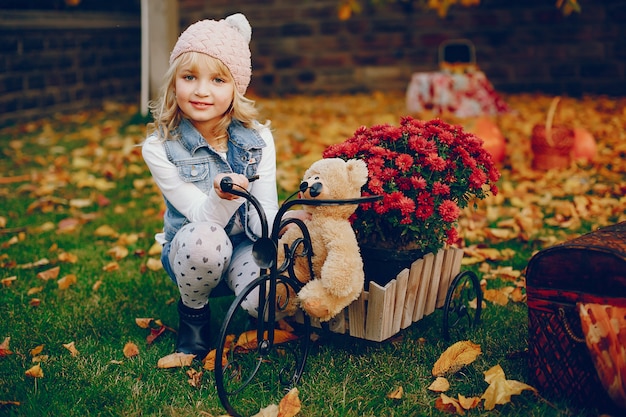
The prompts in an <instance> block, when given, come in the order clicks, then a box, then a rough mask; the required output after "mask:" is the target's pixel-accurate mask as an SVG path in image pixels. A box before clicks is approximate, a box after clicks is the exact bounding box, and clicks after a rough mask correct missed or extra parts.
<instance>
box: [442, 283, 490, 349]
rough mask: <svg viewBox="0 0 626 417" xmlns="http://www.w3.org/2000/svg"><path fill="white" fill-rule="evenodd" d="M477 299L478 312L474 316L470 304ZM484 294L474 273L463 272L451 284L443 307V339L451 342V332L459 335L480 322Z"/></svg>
mask: <svg viewBox="0 0 626 417" xmlns="http://www.w3.org/2000/svg"><path fill="white" fill-rule="evenodd" d="M473 299H476V310H475V311H474V314H473V316H472V313H471V311H472V308H471V306H470V302H472V300H473ZM482 301H483V293H482V290H481V289H480V283H479V281H478V277H477V276H476V274H475V273H474V272H472V271H463V272H461V273H460V274H458V275H457V276H456V277H455V278H454V279H453V280H452V282H451V283H450V288H449V289H448V293H447V294H446V302H445V304H444V306H443V309H444V311H443V329H442V332H443V338H444V339H445V340H450V333H451V330H452V331H454V332H455V333H456V334H457V335H458V334H460V333H462V332H464V331H467V330H469V329H471V328H473V327H475V326H478V323H479V322H480V313H481V308H482Z"/></svg>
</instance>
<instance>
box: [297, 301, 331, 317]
mask: <svg viewBox="0 0 626 417" xmlns="http://www.w3.org/2000/svg"><path fill="white" fill-rule="evenodd" d="M302 308H303V309H304V311H306V313H307V314H308V315H309V316H311V317H316V318H318V319H319V320H320V321H328V320H330V319H331V318H332V315H331V312H330V310H329V309H328V307H327V306H325V305H324V304H323V303H322V302H321V300H319V299H314V300H307V301H304V302H302Z"/></svg>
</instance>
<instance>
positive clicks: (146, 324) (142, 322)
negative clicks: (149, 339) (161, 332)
mask: <svg viewBox="0 0 626 417" xmlns="http://www.w3.org/2000/svg"><path fill="white" fill-rule="evenodd" d="M152 320H154V319H153V318H152V317H150V318H135V323H137V326H139V327H141V328H142V329H149V328H150V323H152Z"/></svg>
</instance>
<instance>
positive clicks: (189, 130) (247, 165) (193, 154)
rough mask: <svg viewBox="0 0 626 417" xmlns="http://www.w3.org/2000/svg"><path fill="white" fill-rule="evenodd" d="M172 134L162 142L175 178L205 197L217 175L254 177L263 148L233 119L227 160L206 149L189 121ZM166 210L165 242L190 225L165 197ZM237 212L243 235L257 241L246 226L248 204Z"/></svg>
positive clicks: (257, 138) (255, 135)
mask: <svg viewBox="0 0 626 417" xmlns="http://www.w3.org/2000/svg"><path fill="white" fill-rule="evenodd" d="M174 133H175V134H176V135H177V137H178V139H177V140H166V141H164V142H163V146H164V147H165V153H166V154H167V158H168V159H169V160H170V162H172V163H173V164H174V165H176V167H177V168H178V175H179V176H180V178H181V179H182V180H183V181H184V182H190V183H192V184H194V185H195V186H196V187H198V188H199V189H200V190H202V192H204V193H205V194H208V193H209V192H210V191H211V189H212V188H213V178H214V177H215V175H216V174H219V173H224V172H226V173H227V172H235V173H238V174H243V175H246V176H248V177H251V176H253V175H255V174H256V172H257V168H258V165H259V162H261V157H262V148H264V147H265V146H266V144H265V141H264V140H263V139H262V138H261V135H260V134H259V133H258V132H257V131H256V130H254V129H248V128H246V127H244V126H243V125H242V124H241V122H239V121H238V120H234V119H233V121H232V122H231V124H230V126H229V127H228V136H229V141H228V152H227V154H226V160H224V158H223V157H222V156H221V155H220V154H218V153H217V152H215V151H214V150H213V149H212V148H211V147H209V145H208V144H207V142H206V140H205V139H204V138H203V137H202V135H201V134H200V133H199V132H198V131H197V130H196V128H195V127H194V126H193V125H192V124H191V122H190V121H189V120H187V119H183V120H182V121H181V123H180V125H179V127H178V128H177V129H176V131H175V132H174ZM165 208H166V210H165V215H164V218H163V220H164V226H163V231H164V233H165V240H166V241H168V242H171V241H172V239H173V238H174V235H175V234H176V232H178V230H179V229H180V228H181V227H182V226H184V225H185V224H187V223H189V220H188V219H187V218H185V216H183V215H182V214H181V213H180V212H179V211H178V210H176V208H175V207H174V206H173V205H172V204H171V203H170V202H169V201H168V200H167V198H165ZM238 213H239V216H240V218H241V220H242V222H243V227H244V230H245V231H246V235H248V237H249V238H250V239H252V240H256V237H255V236H254V234H253V233H252V232H251V231H250V230H249V227H248V221H247V214H248V204H247V203H244V204H242V205H241V207H239V209H238ZM235 217H236V214H235V215H234V216H233V217H232V218H231V219H230V221H229V223H228V225H227V226H226V228H225V231H226V233H229V232H230V230H231V229H232V227H233V224H234V221H235Z"/></svg>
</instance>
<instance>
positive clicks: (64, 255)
mask: <svg viewBox="0 0 626 417" xmlns="http://www.w3.org/2000/svg"><path fill="white" fill-rule="evenodd" d="M58 259H59V261H60V262H68V263H71V264H75V263H76V262H78V256H76V255H74V254H72V253H68V252H61V253H59V256H58Z"/></svg>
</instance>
